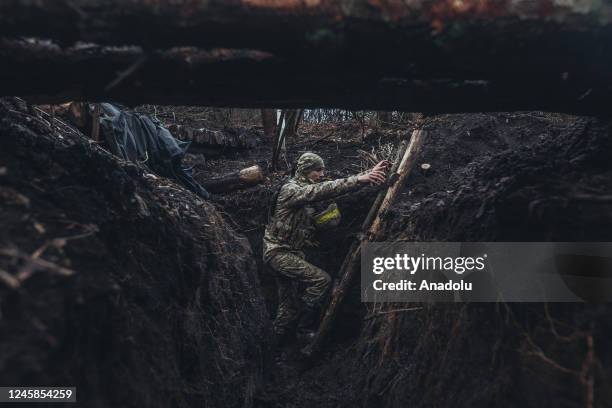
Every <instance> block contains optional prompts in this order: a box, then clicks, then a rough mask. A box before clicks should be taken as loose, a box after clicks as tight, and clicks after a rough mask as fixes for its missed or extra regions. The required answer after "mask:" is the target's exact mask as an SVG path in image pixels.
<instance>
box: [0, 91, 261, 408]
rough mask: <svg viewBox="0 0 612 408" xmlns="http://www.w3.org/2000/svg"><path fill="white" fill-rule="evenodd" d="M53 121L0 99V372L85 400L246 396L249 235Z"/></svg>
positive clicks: (255, 302)
mask: <svg viewBox="0 0 612 408" xmlns="http://www.w3.org/2000/svg"><path fill="white" fill-rule="evenodd" d="M59 133H60V132H57V131H53V130H52V129H51V128H50V127H49V126H48V124H47V123H45V121H44V119H41V118H38V117H37V116H36V115H34V114H32V113H31V112H29V111H28V108H27V107H26V106H23V105H21V104H20V103H18V102H17V101H15V100H2V101H1V102H0V169H1V175H0V203H1V206H2V212H1V213H0V225H1V228H0V250H1V251H2V252H0V270H1V271H2V272H3V273H5V274H8V275H9V276H13V277H17V278H19V279H20V280H21V282H20V283H19V286H18V287H15V288H12V289H11V288H10V287H8V286H7V285H6V284H0V310H1V315H0V316H1V317H0V333H2V335H1V336H0V383H2V384H3V385H10V384H15V385H17V384H20V385H47V386H52V385H74V386H77V388H78V399H79V402H80V403H81V406H88V407H94V406H98V407H109V406H122V407H143V406H147V407H171V406H176V407H187V406H242V405H243V404H246V405H249V404H250V403H251V402H250V401H252V400H253V395H254V393H255V390H256V389H257V388H258V387H259V384H260V383H261V379H262V373H263V361H264V360H265V358H264V357H265V353H266V349H267V347H268V345H269V339H270V318H269V316H268V313H267V311H266V308H265V305H264V301H263V297H262V296H261V292H260V285H259V282H258V278H257V274H256V264H255V262H254V261H253V257H252V254H251V250H250V248H249V245H248V242H247V241H246V240H245V239H244V238H243V237H241V236H239V235H237V234H236V233H235V232H234V230H233V229H232V227H231V226H230V225H228V224H227V223H226V222H225V220H224V219H223V217H221V216H220V215H219V214H218V212H217V210H216V209H215V208H214V206H213V205H212V204H210V203H206V202H203V201H201V200H200V199H199V198H198V197H197V196H195V195H194V194H192V193H191V192H189V191H187V190H185V189H184V188H182V187H180V186H179V185H177V184H175V183H173V182H171V181H169V180H167V179H164V178H160V177H156V176H154V175H152V174H150V173H149V171H148V170H146V169H145V168H143V167H139V166H137V165H134V164H128V163H125V162H121V161H119V160H117V159H116V158H115V157H113V156H112V155H110V154H109V153H107V152H105V151H104V150H102V149H101V148H99V147H97V146H96V145H95V144H93V143H91V142H90V141H88V140H87V139H86V138H84V137H83V136H81V135H79V134H76V133H73V134H70V133H66V132H62V134H61V135H60V134H59ZM41 261H42V262H44V263H42V264H41V263H40V262H41ZM59 268H66V269H69V270H70V271H74V273H72V275H71V276H62V274H60V273H59V272H58V271H60V270H61V269H59Z"/></svg>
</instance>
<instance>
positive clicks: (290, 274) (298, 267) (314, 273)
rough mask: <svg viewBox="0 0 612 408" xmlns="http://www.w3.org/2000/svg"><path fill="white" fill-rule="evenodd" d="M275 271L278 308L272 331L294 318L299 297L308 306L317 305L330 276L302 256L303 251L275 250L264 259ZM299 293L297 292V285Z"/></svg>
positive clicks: (285, 326) (295, 317) (277, 329)
mask: <svg viewBox="0 0 612 408" xmlns="http://www.w3.org/2000/svg"><path fill="white" fill-rule="evenodd" d="M267 264H268V265H269V266H270V267H271V268H272V269H273V270H274V271H275V277H276V282H277V286H278V308H277V313H276V318H275V319H274V330H275V331H276V332H280V331H283V330H285V329H288V328H290V327H291V326H292V325H293V324H294V323H295V321H296V320H297V318H298V314H299V310H300V307H299V297H301V300H302V301H303V302H304V304H305V305H306V306H307V307H309V308H316V307H318V306H320V305H321V303H322V301H323V297H324V296H325V294H326V293H327V290H328V289H329V286H330V283H331V278H330V277H329V275H328V274H327V272H325V271H324V270H323V269H321V268H319V267H316V266H314V265H313V264H311V263H309V262H308V261H306V260H305V259H304V254H302V253H299V252H290V251H275V252H274V253H273V254H272V255H271V256H270V257H269V258H268V260H267ZM300 287H302V288H303V293H302V295H301V296H298V289H300Z"/></svg>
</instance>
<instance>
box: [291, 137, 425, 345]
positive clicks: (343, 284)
mask: <svg viewBox="0 0 612 408" xmlns="http://www.w3.org/2000/svg"><path fill="white" fill-rule="evenodd" d="M425 134H426V133H425V131H423V130H415V131H414V132H413V133H412V137H411V139H410V144H409V146H408V148H407V149H406V151H405V153H404V156H403V157H402V160H401V162H400V164H399V166H398V167H397V171H396V172H395V173H392V174H390V177H394V174H395V175H396V176H395V177H396V181H395V183H393V184H392V185H391V186H390V187H389V188H388V190H387V192H386V193H385V196H384V198H383V199H382V202H381V203H380V208H379V209H378V211H377V212H376V217H374V219H373V220H372V224H371V225H370V226H369V227H368V228H367V232H366V233H365V236H364V237H363V238H364V239H367V240H369V241H375V240H377V239H378V238H380V231H381V226H382V219H383V218H384V215H385V213H386V212H387V211H388V210H389V208H390V207H391V205H392V204H393V202H394V200H395V198H396V197H397V196H398V194H399V192H400V191H401V189H402V188H403V186H404V182H405V181H406V178H407V177H408V175H409V174H410V171H411V170H412V167H413V166H414V163H415V161H416V159H417V157H418V154H419V152H420V150H421V146H422V145H423V140H424V139H425ZM375 204H376V203H375ZM362 244H363V241H362V242H360V243H358V244H357V245H355V246H353V247H352V248H351V251H350V252H349V253H348V254H347V256H346V258H345V259H344V262H343V264H342V268H341V269H340V277H341V278H340V283H339V284H338V285H337V286H336V287H335V288H334V291H333V293H332V298H331V302H330V304H329V306H328V307H327V310H326V311H325V315H324V316H323V320H322V321H321V324H320V326H319V330H318V331H317V334H316V336H315V338H314V339H313V341H312V342H311V343H310V344H308V345H307V346H306V347H304V348H303V349H302V353H303V354H305V355H306V356H313V355H314V353H316V352H317V351H318V350H319V349H320V348H321V346H322V344H323V342H324V341H325V338H326V337H327V335H328V334H329V332H330V331H331V329H332V328H333V325H334V322H335V319H336V315H337V313H338V311H339V309H340V306H341V305H342V301H343V300H344V297H345V296H346V293H347V292H348V290H349V288H350V285H351V283H352V281H353V278H354V276H355V275H356V271H357V270H358V269H359V263H360V262H359V261H360V256H361V245H362Z"/></svg>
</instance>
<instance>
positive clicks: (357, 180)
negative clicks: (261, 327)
mask: <svg viewBox="0 0 612 408" xmlns="http://www.w3.org/2000/svg"><path fill="white" fill-rule="evenodd" d="M387 165H388V162H387V161H381V162H380V163H378V164H377V165H376V166H374V167H373V168H372V169H370V170H369V171H367V172H365V173H363V174H359V175H354V176H351V177H348V178H343V179H338V180H333V181H323V182H319V181H320V180H321V178H322V177H323V174H324V171H325V165H324V163H323V159H321V157H319V156H318V155H316V154H314V153H310V152H309V153H304V154H303V155H302V156H300V158H299V159H298V162H297V168H296V172H295V176H294V177H293V178H292V179H290V180H289V181H288V182H287V183H286V184H285V185H283V186H282V187H281V189H280V192H279V193H278V198H277V199H276V203H272V206H273V215H272V217H271V219H270V221H269V223H268V225H267V226H266V232H265V235H264V239H263V260H264V262H265V263H266V264H267V265H269V266H270V268H271V269H273V270H274V271H275V277H276V281H277V285H278V309H277V314H276V318H275V320H274V332H275V334H276V337H277V340H278V341H279V342H284V341H286V340H287V339H288V337H289V336H290V334H291V326H293V324H294V323H295V322H296V321H297V322H298V328H297V334H298V336H299V337H301V338H302V339H304V340H310V339H312V338H313V337H314V334H315V332H314V330H313V329H316V327H314V326H315V325H316V324H318V319H319V313H320V306H321V304H322V302H323V298H324V296H325V294H326V293H327V291H328V289H329V286H330V282H331V278H330V277H329V275H328V274H327V272H325V271H324V270H322V269H321V268H318V267H316V266H315V265H313V264H311V263H309V262H307V261H306V260H305V256H304V252H302V250H303V249H304V248H305V247H307V246H312V245H313V243H314V232H315V225H314V221H313V218H314V213H315V210H314V208H313V204H314V203H317V202H320V201H323V200H328V199H332V198H335V197H338V196H340V195H342V194H345V193H348V192H350V191H353V190H356V189H358V188H359V187H360V186H361V185H363V184H367V183H375V184H380V183H383V182H384V181H385V169H386V167H387ZM296 283H301V284H302V285H303V286H304V293H303V294H302V296H301V300H302V302H303V305H302V308H301V311H300V309H299V308H298V307H297V305H296V303H297V299H296V298H297V294H296V293H295V291H296V287H295V286H296V285H295V284H296Z"/></svg>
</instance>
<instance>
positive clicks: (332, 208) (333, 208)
mask: <svg viewBox="0 0 612 408" xmlns="http://www.w3.org/2000/svg"><path fill="white" fill-rule="evenodd" d="M314 222H315V226H316V227H317V228H320V227H323V228H325V227H336V226H338V224H339V223H340V210H339V209H338V205H337V204H336V203H332V204H330V205H329V206H328V207H327V209H325V210H324V211H323V212H321V213H319V214H317V215H315V217H314Z"/></svg>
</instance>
